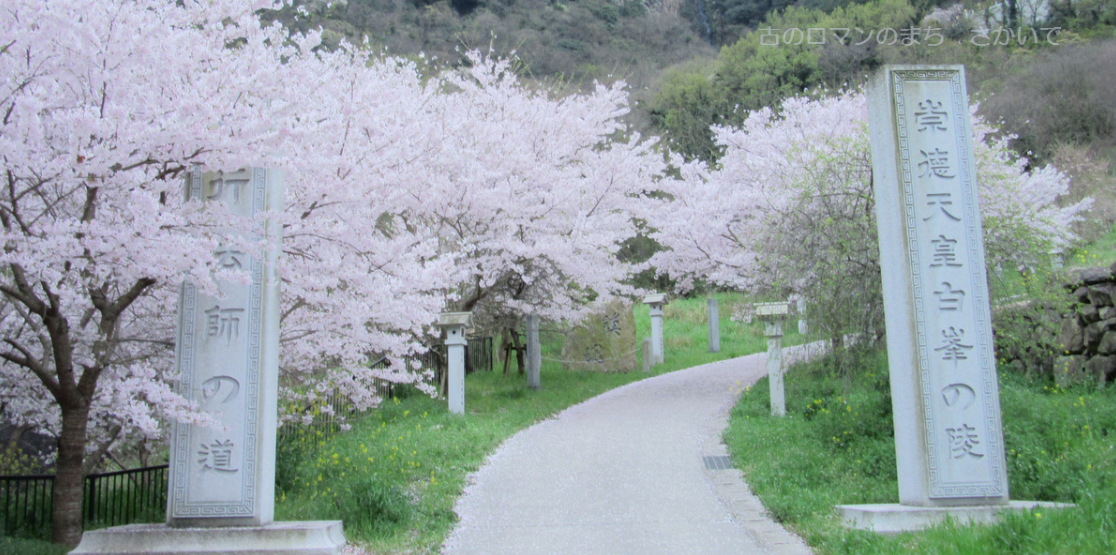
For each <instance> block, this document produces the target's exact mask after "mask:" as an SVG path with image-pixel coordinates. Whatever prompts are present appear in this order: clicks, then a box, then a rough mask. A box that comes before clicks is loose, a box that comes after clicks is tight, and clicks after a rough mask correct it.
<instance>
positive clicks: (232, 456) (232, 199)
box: [168, 168, 270, 519]
mask: <svg viewBox="0 0 1116 555" xmlns="http://www.w3.org/2000/svg"><path fill="white" fill-rule="evenodd" d="M265 187H266V170H263V169H260V168H252V169H247V170H242V171H239V172H235V173H232V174H224V173H221V172H216V173H203V172H202V171H201V170H200V169H196V170H195V171H192V172H191V173H190V176H189V180H188V188H187V194H188V198H192V199H202V200H204V201H206V202H220V203H223V204H225V205H226V206H228V208H229V209H230V210H231V211H233V212H234V213H236V214H238V215H242V216H252V215H253V214H255V213H256V212H258V211H259V210H260V209H261V208H262V207H263V201H262V196H263V195H264V194H266V191H265V190H264V189H265ZM229 239H230V243H231V242H232V240H233V239H234V237H231V236H230V238H229ZM213 257H214V268H215V272H216V273H215V277H216V280H217V284H218V294H217V295H207V294H205V293H203V292H202V291H201V290H199V288H198V287H197V286H195V285H194V284H191V283H188V282H187V283H184V284H183V285H182V290H181V297H180V300H179V325H178V328H179V331H178V338H177V349H176V361H175V364H176V367H177V370H178V373H179V384H178V387H179V392H180V393H181V394H182V395H183V396H184V397H186V398H187V399H188V400H191V401H194V402H196V403H197V406H198V407H199V408H200V409H201V410H204V411H206V412H208V413H209V414H210V415H212V416H213V417H214V418H215V419H217V420H218V421H220V423H221V425H222V427H221V428H216V427H206V426H197V425H186V424H180V425H176V426H175V427H174V430H173V432H172V436H173V437H172V443H173V446H172V453H171V459H172V476H171V489H172V491H171V499H170V503H169V505H170V507H169V512H168V516H169V517H170V518H179V519H191V518H199V517H201V518H205V517H231V518H243V517H254V516H258V512H259V509H260V508H259V507H258V504H259V501H258V499H257V492H256V491H255V490H257V489H259V488H258V486H256V485H255V482H256V479H257V475H258V473H259V471H260V470H259V468H258V460H257V453H258V446H259V442H260V441H261V438H260V437H259V432H258V429H257V428H258V423H259V422H260V406H261V388H260V373H261V370H262V364H261V349H260V345H261V332H262V330H261V326H262V322H261V307H262V304H263V302H264V299H263V288H262V283H263V281H264V279H265V276H264V267H263V266H264V261H262V260H260V259H259V257H258V256H251V255H250V254H249V253H247V252H243V251H242V250H240V249H239V248H236V247H233V246H231V245H229V244H226V245H221V246H219V247H218V248H217V249H216V250H215V251H214V253H213ZM236 273H239V274H241V275H242V274H243V273H247V274H248V277H249V279H248V280H244V279H242V278H240V279H229V278H233V277H234V276H232V275H229V274H236ZM268 518H270V517H268Z"/></svg>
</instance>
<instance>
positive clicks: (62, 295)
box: [0, 0, 457, 545]
mask: <svg viewBox="0 0 1116 555" xmlns="http://www.w3.org/2000/svg"><path fill="white" fill-rule="evenodd" d="M262 5H263V4H261V6H262ZM257 7H260V6H252V5H246V4H245V3H242V2H236V1H231V0H230V1H220V0H214V1H207V2H199V3H195V2H190V1H187V2H179V3H174V2H161V1H152V2H140V1H137V2H130V1H125V2H116V3H110V4H102V3H91V2H66V1H57V2H40V1H35V0H15V1H13V2H11V3H6V4H5V5H4V7H3V8H0V68H2V70H0V71H2V73H3V75H4V76H5V80H4V82H3V84H2V85H0V113H3V114H4V119H3V121H2V127H0V156H2V157H3V160H4V170H5V173H4V188H3V192H2V193H0V226H2V232H0V233H2V234H3V238H2V241H3V245H4V250H3V254H2V255H0V256H2V259H0V264H2V265H3V271H2V272H0V276H2V277H0V293H2V295H3V305H2V307H0V326H2V327H3V333H4V347H5V348H4V350H3V351H0V359H2V360H3V363H2V364H0V391H3V392H4V393H3V399H2V401H3V402H2V405H3V406H4V418H5V419H8V420H10V421H13V423H16V424H22V423H33V424H36V425H37V426H39V427H40V428H42V429H43V430H44V431H47V432H49V433H53V434H55V435H56V436H57V437H58V452H57V459H56V469H57V478H56V481H55V504H54V514H53V536H54V540H55V541H57V542H60V543H65V544H70V545H72V544H75V543H77V541H78V540H79V539H80V535H81V510H80V509H81V492H82V491H81V484H82V478H83V477H84V474H85V472H86V471H87V470H88V467H89V466H91V465H92V464H94V463H95V462H96V461H97V460H99V458H100V456H101V455H102V454H103V453H104V452H105V451H106V450H108V449H109V448H110V446H111V445H112V444H113V443H114V442H120V441H122V440H123V439H124V438H126V437H128V436H129V435H137V434H138V435H149V436H151V435H158V434H159V433H160V430H161V421H164V420H165V419H167V418H174V419H178V420H181V421H186V422H197V423H202V424H204V423H207V422H209V419H208V418H207V417H206V415H205V414H203V413H198V412H197V411H195V410H194V407H192V406H190V405H189V404H188V403H186V402H185V401H184V400H183V399H182V398H181V397H179V396H178V395H176V394H175V393H174V392H173V390H172V388H171V385H170V383H169V379H171V378H173V376H170V375H168V372H169V370H170V368H171V367H172V362H171V360H172V359H171V355H172V349H173V337H174V333H173V325H174V314H175V300H176V298H177V288H178V285H179V283H181V282H182V280H183V279H189V280H193V281H195V282H197V283H198V284H199V285H200V286H202V287H203V288H205V289H207V290H209V291H214V290H215V289H214V287H215V284H214V281H213V276H214V275H215V273H216V272H217V270H218V268H216V267H215V259H214V257H213V252H214V250H215V249H216V248H217V246H218V245H219V244H220V242H221V241H222V236H221V235H220V234H219V233H218V230H228V229H242V230H246V231H251V230H252V229H253V228H254V226H256V225H258V224H259V222H251V221H234V220H232V219H231V217H230V216H228V215H227V214H225V213H223V211H222V209H221V208H219V207H217V206H208V205H205V204H201V203H198V202H186V201H185V200H184V198H183V183H182V175H183V172H184V170H185V169H187V168H188V167H190V166H192V165H195V164H198V165H202V166H204V167H206V168H208V169H212V170H221V169H225V170H233V169H236V168H238V167H242V166H245V165H270V166H275V167H279V168H283V169H286V170H288V174H289V176H290V178H289V179H288V187H287V191H288V201H287V209H286V211H285V213H283V214H279V215H273V216H274V217H277V218H279V219H280V221H281V222H282V223H283V224H284V227H285V228H286V233H287V240H286V241H285V242H284V249H285V251H286V253H287V255H288V256H286V257H285V259H284V261H283V266H282V268H281V269H280V274H281V276H282V278H283V280H284V283H285V287H286V289H287V294H286V295H285V297H284V310H283V320H284V323H283V326H284V337H283V339H284V350H283V353H282V359H283V366H284V367H287V368H291V367H299V368H300V367H305V366H309V365H312V366H313V367H322V366H323V365H328V366H329V367H331V368H347V369H349V370H350V372H349V373H348V374H347V375H346V379H347V380H348V382H347V385H348V386H349V390H350V391H349V392H350V393H352V395H353V396H354V397H356V398H357V400H358V402H361V403H364V404H369V403H371V402H373V400H372V399H369V395H368V391H367V387H364V386H366V385H367V382H368V381H369V380H370V379H371V378H372V377H375V376H373V375H371V374H370V372H371V371H370V370H368V369H367V368H366V365H362V364H361V363H362V362H365V361H366V356H367V353H368V352H378V353H389V354H396V355H399V354H403V353H407V352H411V351H413V350H415V349H416V348H418V345H417V343H416V342H415V340H414V337H415V335H416V332H420V331H421V329H422V328H423V327H424V326H426V325H428V324H429V323H430V322H431V321H433V319H434V315H435V314H436V313H437V312H438V310H439V309H440V306H441V303H442V298H443V296H444V288H445V285H444V284H445V283H454V282H455V281H456V280H457V278H455V277H454V272H455V269H454V268H455V266H454V265H453V259H452V256H449V255H447V254H444V253H436V252H435V247H436V241H435V240H434V239H431V238H426V239H424V238H423V237H421V236H416V235H413V234H399V233H397V234H392V233H388V232H383V231H380V230H378V229H377V228H376V226H375V224H376V222H377V217H378V215H380V214H384V213H393V210H394V211H395V212H398V210H397V209H395V208H396V207H395V206H394V205H393V202H394V201H395V200H396V199H393V198H392V197H391V195H390V194H387V193H386V191H389V190H390V188H391V187H392V186H394V185H395V184H396V183H398V182H399V181H400V180H408V179H415V178H416V174H415V170H414V169H408V168H405V167H403V166H405V164H401V161H403V160H405V159H406V158H393V157H394V156H397V155H399V152H397V151H395V150H392V149H393V148H404V149H411V150H414V149H415V148H416V147H415V145H414V144H412V143H411V142H410V141H409V140H407V139H406V137H409V136H411V135H410V134H411V133H412V132H417V134H416V135H414V137H415V140H418V141H421V140H422V138H423V134H422V133H421V129H413V128H412V125H411V124H412V123H413V121H412V120H413V119H414V116H412V115H409V114H414V113H415V112H414V111H413V110H412V111H408V110H411V109H412V108H414V106H413V105H412V104H414V103H416V102H417V103H419V105H421V103H422V102H423V101H424V99H427V98H428V97H429V95H428V94H425V93H424V92H423V91H424V87H423V86H422V85H421V79H420V78H419V76H418V74H417V71H416V70H415V69H414V68H413V67H411V66H408V65H407V64H405V63H403V62H401V61H398V60H385V61H382V62H380V63H372V61H371V60H369V59H368V58H367V56H361V55H356V54H352V53H346V52H339V53H335V54H332V55H330V54H317V53H315V52H314V51H313V47H314V46H315V44H316V37H315V36H313V35H310V36H306V37H291V36H288V35H287V33H286V32H284V31H283V30H282V29H281V28H279V27H278V26H271V27H262V26H261V25H260V23H259V21H258V19H257V18H256V16H255V15H254V14H253V11H252V10H253V9H254V8H257ZM416 93H417V94H416ZM377 99H388V100H387V101H384V100H377ZM377 102H378V103H379V104H378V105H377ZM359 103H365V105H366V106H371V107H377V106H378V107H379V108H380V109H381V110H382V111H379V112H375V113H374V114H375V116H374V117H373V116H371V115H368V113H363V114H362V113H358V112H357V111H356V110H355V109H354V108H355V107H359V108H363V107H360V106H357V105H358V104H359ZM400 114H402V115H400ZM427 128H431V126H427ZM401 145H402V146H401ZM417 149H418V150H419V151H421V149H422V145H419V146H418V147H417ZM296 156H298V158H297V160H296V158H295V157H296ZM256 247H257V248H258V247H259V246H258V245H257V246H256ZM377 372H380V373H381V375H380V376H379V377H386V378H389V379H396V380H407V379H414V375H413V374H412V373H409V372H407V371H406V369H405V368H404V367H403V366H402V365H401V364H396V365H395V366H394V367H393V368H391V369H388V370H378V371H377Z"/></svg>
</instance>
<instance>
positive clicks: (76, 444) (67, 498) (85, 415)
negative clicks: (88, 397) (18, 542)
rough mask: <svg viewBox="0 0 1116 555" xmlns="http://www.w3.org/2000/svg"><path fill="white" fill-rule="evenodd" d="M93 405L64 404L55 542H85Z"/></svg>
mask: <svg viewBox="0 0 1116 555" xmlns="http://www.w3.org/2000/svg"><path fill="white" fill-rule="evenodd" d="M88 426H89V407H88V406H85V405H81V406H76V407H74V406H70V407H66V406H63V407H62V435H61V437H59V438H58V461H57V463H55V478H54V507H53V512H52V514H51V526H52V528H53V530H52V532H51V541H53V542H54V543H58V544H62V545H68V546H71V547H73V546H76V545H77V544H78V542H80V541H81V528H82V521H81V519H82V511H81V505H82V503H81V501H82V494H83V493H84V491H83V490H82V484H83V482H84V481H85V465H84V461H85V439H86V437H85V436H86V430H87V428H88Z"/></svg>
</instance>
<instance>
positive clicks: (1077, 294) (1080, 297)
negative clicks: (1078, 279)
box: [1073, 287, 1089, 303]
mask: <svg viewBox="0 0 1116 555" xmlns="http://www.w3.org/2000/svg"><path fill="white" fill-rule="evenodd" d="M1073 296H1074V298H1076V299H1077V302H1079V303H1088V302H1089V288H1088V287H1078V288H1077V289H1074V290H1073Z"/></svg>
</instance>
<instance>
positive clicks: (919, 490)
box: [839, 66, 1036, 532]
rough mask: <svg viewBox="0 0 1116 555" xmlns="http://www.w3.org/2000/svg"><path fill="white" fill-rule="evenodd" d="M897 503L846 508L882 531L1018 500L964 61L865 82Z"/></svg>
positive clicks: (993, 514) (974, 514) (889, 70)
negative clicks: (1010, 468) (1012, 489)
mask: <svg viewBox="0 0 1116 555" xmlns="http://www.w3.org/2000/svg"><path fill="white" fill-rule="evenodd" d="M867 92H868V115H869V118H868V119H869V130H870V135H871V143H872V181H873V192H874V196H875V201H876V220H877V232H878V237H879V245H880V267H881V274H882V278H883V297H884V313H885V323H886V325H887V353H888V366H889V368H890V377H891V379H890V384H891V399H892V413H893V421H894V425H895V452H896V459H897V466H898V478H899V492H898V493H899V504H898V505H894V504H885V505H850V506H841V507H839V509H840V510H841V513H842V515H843V517H844V520H845V522H846V523H847V524H849V525H851V526H855V527H858V528H867V529H873V530H877V531H881V532H895V531H902V530H910V529H916V528H921V527H924V526H928V525H930V524H933V523H935V522H940V521H942V520H944V519H945V518H946V517H949V518H953V519H954V520H955V521H958V522H968V521H991V520H994V519H995V518H997V515H998V514H999V513H1000V512H1002V511H1004V510H1012V509H1025V508H1028V507H1033V506H1035V505H1036V502H1019V501H1015V502H1009V495H1008V479H1007V466H1006V461H1005V457H1004V439H1003V431H1002V430H1003V426H1002V422H1001V415H1000V397H999V387H998V384H997V376H996V361H995V357H994V349H993V344H992V341H993V336H992V319H991V310H990V306H989V305H990V303H989V291H988V278H987V275H986V271H985V258H984V240H983V231H982V225H981V223H982V222H981V211H980V199H979V194H978V189H979V187H978V181H977V180H978V177H979V176H978V174H977V170H976V162H975V157H974V154H973V153H974V150H973V140H972V130H971V129H970V122H969V113H970V107H969V99H968V95H967V93H966V90H965V69H964V67H962V66H886V67H885V68H884V69H883V70H881V71H880V72H879V73H878V74H877V75H876V76H875V77H874V78H873V80H872V81H871V84H870V86H869V88H868V91H867Z"/></svg>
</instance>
